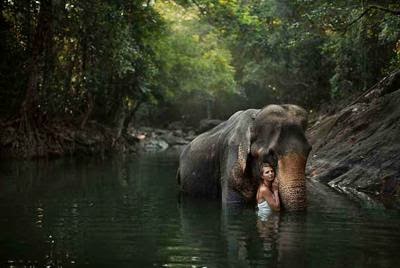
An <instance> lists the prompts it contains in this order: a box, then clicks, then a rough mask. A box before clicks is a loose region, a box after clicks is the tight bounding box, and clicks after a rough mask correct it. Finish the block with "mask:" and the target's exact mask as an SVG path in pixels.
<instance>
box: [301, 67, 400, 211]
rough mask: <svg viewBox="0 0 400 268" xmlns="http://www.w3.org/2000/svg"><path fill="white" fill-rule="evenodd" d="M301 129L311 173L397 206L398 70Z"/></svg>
mask: <svg viewBox="0 0 400 268" xmlns="http://www.w3.org/2000/svg"><path fill="white" fill-rule="evenodd" d="M307 135H308V138H309V140H310V142H311V144H312V145H313V150H312V151H311V153H310V158H309V162H308V166H307V172H308V174H309V176H310V177H311V178H313V179H316V180H319V181H322V182H325V183H328V185H330V186H331V187H333V188H335V189H337V190H338V191H341V192H344V193H346V194H348V195H349V196H351V197H352V198H354V199H356V200H362V201H368V202H362V203H364V204H377V205H378V206H379V204H382V203H384V204H385V205H386V206H391V207H396V208H400V182H399V178H400V153H399V152H400V72H397V73H394V74H392V75H391V76H389V77H387V78H385V79H383V80H382V81H381V82H379V83H378V84H377V85H376V86H375V87H373V88H372V89H371V90H370V91H368V92H366V93H365V94H363V95H362V96H360V97H359V98H358V99H357V100H356V101H354V102H353V103H351V104H350V105H349V106H347V107H345V108H344V109H342V110H340V111H339V112H338V113H336V114H333V115H328V116H325V117H321V118H320V120H318V121H317V122H316V123H315V124H314V125H313V126H311V127H310V128H309V130H308V133H307ZM371 200H373V201H376V202H371ZM380 201H382V202H380Z"/></svg>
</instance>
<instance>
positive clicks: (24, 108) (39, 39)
mask: <svg viewBox="0 0 400 268" xmlns="http://www.w3.org/2000/svg"><path fill="white" fill-rule="evenodd" d="M51 11H52V1H51V0H42V1H40V8H39V15H38V22H37V25H36V28H35V32H34V36H33V39H32V48H31V51H32V52H31V58H30V61H29V66H28V73H29V78H28V84H27V88H26V93H25V98H24V101H23V102H22V105H21V110H20V113H21V114H22V115H23V116H28V115H29V117H30V118H31V119H32V117H33V116H37V115H38V110H39V109H38V108H39V107H38V104H39V94H38V85H39V81H40V78H41V76H42V70H41V69H42V67H43V66H42V65H43V59H44V55H43V54H44V52H45V46H46V43H47V42H48V41H49V38H51V37H50V33H51V31H50V28H51V22H52V21H51Z"/></svg>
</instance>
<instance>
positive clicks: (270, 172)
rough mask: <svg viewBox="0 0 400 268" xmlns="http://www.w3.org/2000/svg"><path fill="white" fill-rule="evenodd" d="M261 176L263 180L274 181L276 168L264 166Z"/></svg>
mask: <svg viewBox="0 0 400 268" xmlns="http://www.w3.org/2000/svg"><path fill="white" fill-rule="evenodd" d="M261 178H262V179H263V180H268V181H273V180H274V179H275V172H274V169H273V168H272V167H270V166H266V167H263V168H262V173H261Z"/></svg>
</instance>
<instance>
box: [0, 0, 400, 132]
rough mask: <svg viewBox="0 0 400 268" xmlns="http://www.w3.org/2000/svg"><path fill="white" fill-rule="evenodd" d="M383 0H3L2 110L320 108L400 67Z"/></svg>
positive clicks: (108, 117) (111, 118) (395, 32)
mask: <svg viewBox="0 0 400 268" xmlns="http://www.w3.org/2000/svg"><path fill="white" fill-rule="evenodd" d="M376 4H379V3H378V2H376V1H367V0H363V1H359V0H357V1H356V0H352V1H343V0H340V1H326V0H317V1H309V0H251V1H249V0H176V1H166V0H165V1H164V0H159V1H156V2H155V1H147V0H129V1H128V0H107V1H98V0H88V1H78V0H60V1H51V0H39V1H34V0H23V1H7V0H2V1H0V15H1V16H0V38H1V40H2V42H1V43H0V98H1V102H0V103H1V104H0V113H1V114H2V117H5V116H6V117H8V116H13V115H15V114H17V113H18V112H19V110H20V108H21V106H22V104H23V103H24V102H26V101H27V99H29V98H32V96H34V98H35V101H36V102H37V103H35V105H37V106H38V107H39V109H40V111H41V112H42V113H43V114H46V115H48V117H60V118H63V119H70V120H73V121H75V122H77V123H82V124H83V123H84V122H85V120H87V118H89V117H90V118H92V119H96V120H98V121H101V122H103V123H108V124H110V125H115V124H116V121H118V122H120V121H121V120H116V119H121V118H122V119H124V118H125V117H126V121H129V120H131V118H130V116H131V115H132V114H134V112H135V111H136V110H137V109H138V107H139V106H140V105H142V104H143V105H145V106H146V108H145V109H150V108H151V109H155V110H154V111H152V113H151V115H150V114H148V115H147V116H155V117H157V116H158V115H157V114H164V115H165V116H167V115H171V118H168V119H169V120H172V119H176V118H180V117H181V116H182V115H183V114H185V113H187V111H188V110H191V111H192V113H193V114H194V113H196V112H198V113H199V114H200V116H206V113H205V110H206V108H207V109H209V108H210V107H211V108H212V110H213V112H214V116H216V117H226V116H228V115H229V114H231V113H232V112H233V111H234V110H236V109H243V108H247V107H255V108H257V107H262V106H264V105H266V104H268V103H283V102H292V103H298V104H301V105H303V106H306V107H308V108H314V107H316V106H319V105H320V104H321V103H324V102H329V101H332V100H334V101H336V100H340V99H343V98H347V97H348V96H349V95H351V94H354V93H357V94H358V91H361V90H364V89H367V88H369V87H370V86H371V85H372V84H373V83H375V82H376V81H378V80H379V79H381V78H382V77H383V76H384V75H387V74H388V73H390V72H392V71H394V70H397V69H399V68H400V30H399V29H400V16H399V15H398V14H399V13H396V12H398V11H399V10H400V3H399V2H398V1H384V2H382V3H380V4H381V5H382V6H376ZM32 81H34V86H33V87H32V85H33V84H32V83H31V82H32ZM29 89H30V90H31V93H32V94H34V95H29V94H27V93H29ZM32 89H33V90H32ZM208 112H209V111H208ZM122 121H124V120H122Z"/></svg>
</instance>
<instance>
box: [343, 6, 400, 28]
mask: <svg viewBox="0 0 400 268" xmlns="http://www.w3.org/2000/svg"><path fill="white" fill-rule="evenodd" d="M372 10H380V11H383V12H386V13H390V14H392V15H395V16H400V10H393V9H388V8H386V7H381V6H369V7H368V8H367V9H366V10H364V11H363V12H362V13H361V14H360V15H359V16H358V17H357V18H356V19H354V20H353V21H352V22H350V23H349V24H347V25H346V26H345V27H344V28H342V29H339V30H335V31H344V32H346V31H347V29H348V28H349V27H350V26H352V25H353V24H355V23H356V22H357V21H359V20H360V19H361V18H362V17H364V16H365V15H367V14H368V13H369V12H370V11H372Z"/></svg>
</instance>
